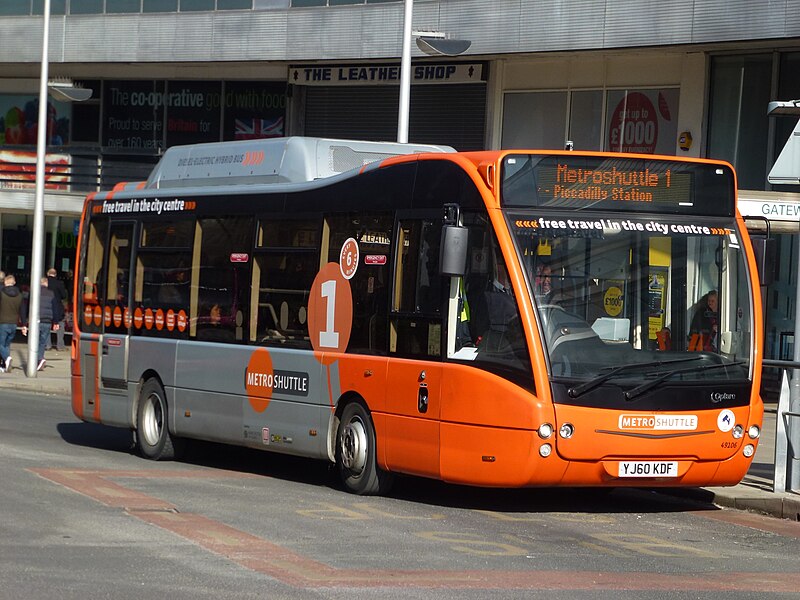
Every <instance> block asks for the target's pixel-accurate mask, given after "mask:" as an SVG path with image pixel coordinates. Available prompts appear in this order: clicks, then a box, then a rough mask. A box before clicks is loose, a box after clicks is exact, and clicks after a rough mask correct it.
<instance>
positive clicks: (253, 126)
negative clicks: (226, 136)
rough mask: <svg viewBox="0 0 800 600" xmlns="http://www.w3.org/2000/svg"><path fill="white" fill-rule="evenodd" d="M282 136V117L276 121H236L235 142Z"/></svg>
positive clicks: (254, 119) (251, 119)
mask: <svg viewBox="0 0 800 600" xmlns="http://www.w3.org/2000/svg"><path fill="white" fill-rule="evenodd" d="M282 136H283V117H278V118H276V119H256V118H250V119H236V130H235V131H234V134H233V139H235V140H257V139H261V138H273V137H282Z"/></svg>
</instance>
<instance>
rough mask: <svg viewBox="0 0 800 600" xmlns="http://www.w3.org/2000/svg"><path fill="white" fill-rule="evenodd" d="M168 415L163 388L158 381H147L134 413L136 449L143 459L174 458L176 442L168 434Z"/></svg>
mask: <svg viewBox="0 0 800 600" xmlns="http://www.w3.org/2000/svg"><path fill="white" fill-rule="evenodd" d="M168 414H169V413H168V410H167V400H166V397H165V395H164V388H162V387H161V384H160V383H159V382H158V380H156V379H148V380H147V381H145V383H144V385H143V386H142V391H141V393H140V396H139V408H138V410H137V412H136V447H137V448H138V449H139V452H140V453H141V455H142V456H144V457H145V458H149V459H151V460H172V459H173V458H175V456H176V454H177V440H176V439H175V438H174V437H173V436H172V434H171V433H170V432H169V421H168V418H167V415H168Z"/></svg>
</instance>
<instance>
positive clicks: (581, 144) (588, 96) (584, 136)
mask: <svg viewBox="0 0 800 600" xmlns="http://www.w3.org/2000/svg"><path fill="white" fill-rule="evenodd" d="M602 127H603V91H602V90H585V91H579V92H572V94H571V95H570V105H569V139H570V140H571V141H572V143H573V144H574V148H575V150H602V147H603V142H602V138H603V129H602Z"/></svg>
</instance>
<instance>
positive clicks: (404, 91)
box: [397, 0, 414, 144]
mask: <svg viewBox="0 0 800 600" xmlns="http://www.w3.org/2000/svg"><path fill="white" fill-rule="evenodd" d="M413 12H414V0H405V16H404V18H403V54H402V55H401V57H400V108H399V109H398V113H397V141H398V142H400V143H401V144H406V143H408V113H409V106H410V104H411V16H412V13H413Z"/></svg>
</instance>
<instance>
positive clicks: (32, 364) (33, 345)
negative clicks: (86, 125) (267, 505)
mask: <svg viewBox="0 0 800 600" xmlns="http://www.w3.org/2000/svg"><path fill="white" fill-rule="evenodd" d="M43 12H44V25H43V26H42V69H41V75H40V79H39V125H38V127H39V130H38V131H37V138H36V196H35V199H34V201H33V247H32V248H31V279H30V295H29V298H28V366H27V369H26V373H27V375H28V377H36V367H37V366H38V363H39V361H38V360H37V359H38V354H39V304H40V300H41V284H40V283H39V280H40V279H41V277H42V273H43V272H44V269H43V268H42V250H43V248H42V246H43V244H44V180H45V172H44V159H45V152H46V150H47V116H48V115H47V80H48V73H47V68H48V47H49V45H50V43H49V42H50V0H44V11H43Z"/></svg>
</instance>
